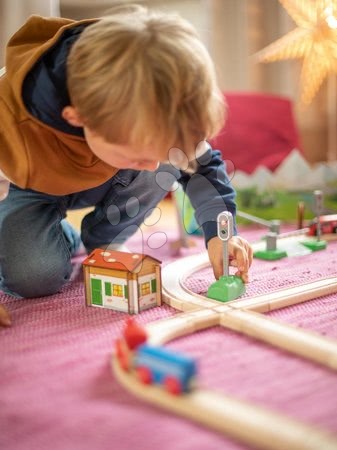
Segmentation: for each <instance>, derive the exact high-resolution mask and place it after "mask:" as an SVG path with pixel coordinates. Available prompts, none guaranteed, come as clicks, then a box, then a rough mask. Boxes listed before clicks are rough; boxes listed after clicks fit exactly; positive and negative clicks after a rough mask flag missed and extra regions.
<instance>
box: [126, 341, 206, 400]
mask: <svg viewBox="0 0 337 450" xmlns="http://www.w3.org/2000/svg"><path fill="white" fill-rule="evenodd" d="M133 365H134V369H135V370H136V372H137V375H138V377H139V378H140V379H141V381H143V382H144V383H150V382H153V383H157V384H162V385H164V386H165V388H166V389H167V390H168V391H169V392H171V393H173V394H179V393H181V392H188V391H189V390H190V389H191V382H192V380H193V378H194V377H195V375H196V373H197V370H196V363H195V361H194V359H192V358H190V357H188V356H185V355H182V354H181V353H179V354H178V353H175V352H172V351H170V350H168V349H166V348H163V347H154V346H150V345H147V344H144V345H141V346H139V347H138V349H137V353H136V355H135V358H134V362H133Z"/></svg>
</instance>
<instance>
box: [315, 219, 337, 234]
mask: <svg viewBox="0 0 337 450" xmlns="http://www.w3.org/2000/svg"><path fill="white" fill-rule="evenodd" d="M319 221H320V224H321V233H322V234H331V233H335V234H336V233H337V214H329V215H326V216H320V217H319ZM308 235H309V236H317V218H315V219H314V220H313V221H312V222H311V223H310V224H309V231H308Z"/></svg>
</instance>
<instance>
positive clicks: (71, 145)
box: [0, 5, 252, 325]
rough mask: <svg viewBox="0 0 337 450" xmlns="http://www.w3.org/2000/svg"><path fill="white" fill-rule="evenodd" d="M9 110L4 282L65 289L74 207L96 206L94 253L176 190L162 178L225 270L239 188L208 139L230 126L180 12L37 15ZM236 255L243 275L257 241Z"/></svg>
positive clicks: (4, 111) (3, 129) (19, 58)
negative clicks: (225, 215)
mask: <svg viewBox="0 0 337 450" xmlns="http://www.w3.org/2000/svg"><path fill="white" fill-rule="evenodd" d="M0 115H1V123H0V147H1V154H0V169H1V171H2V186H4V188H3V192H2V197H3V198H4V199H3V200H2V201H1V202H0V234H1V235H0V289H2V290H3V291H4V292H6V293H8V294H10V295H13V296H16V297H25V298H27V297H38V296H46V295H51V294H54V293H56V292H58V291H59V290H60V289H61V287H62V286H63V285H64V284H65V283H66V282H67V280H69V278H70V275H71V271H72V266H71V256H72V255H73V254H74V253H75V252H76V250H77V249H78V247H79V245H80V237H79V236H78V235H77V233H76V232H75V231H74V230H73V229H72V228H71V227H70V225H69V224H68V223H67V222H66V221H65V220H63V219H64V218H65V217H66V211H67V210H68V209H76V208H82V207H86V206H92V205H94V206H95V210H94V211H93V212H91V213H90V214H88V215H87V216H86V217H85V218H84V219H83V222H82V226H81V239H82V242H83V244H84V246H85V248H86V250H87V251H88V252H90V251H91V250H92V249H93V248H96V247H104V248H107V247H108V248H118V246H119V245H122V244H123V242H124V241H125V240H126V239H127V238H128V237H129V236H130V235H131V234H132V233H134V231H135V230H136V229H137V226H139V225H140V224H141V223H142V221H143V219H144V216H145V215H146V214H147V213H148V211H150V210H151V209H152V208H153V207H154V206H155V205H157V204H158V202H159V201H160V200H161V199H162V198H163V197H164V196H165V194H166V193H167V190H168V189H169V188H168V189H165V188H163V185H165V182H163V178H164V179H166V183H169V180H171V184H172V182H173V180H174V179H179V181H180V182H181V183H182V185H183V187H184V188H185V190H186V191H187V192H188V194H189V196H190V198H191V201H192V204H193V206H194V208H195V210H196V218H197V220H198V223H199V224H200V225H201V226H202V227H203V231H204V234H205V240H206V244H207V248H208V253H209V258H210V262H211V264H212V266H213V270H214V274H215V276H216V277H217V278H218V277H219V276H220V275H221V270H222V242H221V241H220V240H219V239H218V238H217V237H216V234H217V232H216V217H217V214H218V213H219V212H221V211H223V210H224V209H226V208H227V209H228V210H229V211H231V212H232V214H233V215H235V202H234V198H235V194H234V191H233V188H232V187H231V185H230V183H229V179H228V176H227V175H226V172H225V167H224V164H223V162H222V161H221V158H220V153H219V152H217V151H212V150H211V149H210V148H209V146H207V145H206V143H205V139H207V138H210V137H212V136H213V135H214V134H216V133H217V132H218V131H219V130H220V129H221V127H222V125H223V117H224V105H223V101H222V96H221V93H220V92H219V91H218V89H217V87H216V81H215V75H214V68H213V64H212V61H211V60H210V57H209V55H208V53H207V51H206V50H205V48H204V46H203V45H202V44H201V42H200V41H199V39H198V37H197V35H196V32H195V30H194V29H193V27H192V26H191V25H190V24H189V23H187V22H186V21H185V20H183V19H181V18H180V17H178V16H175V15H174V16H173V15H168V14H160V13H153V12H149V11H147V10H146V9H145V8H143V7H140V6H136V5H135V6H128V7H124V8H119V9H118V8H116V9H115V10H114V13H113V14H111V15H110V16H107V17H103V18H101V19H96V20H84V21H79V22H74V21H71V20H68V19H60V18H48V19H46V18H42V17H38V16H33V17H31V18H30V19H29V20H28V21H27V23H26V24H25V25H24V26H23V27H22V28H21V29H20V30H19V31H18V32H17V33H16V34H15V35H14V36H13V37H12V38H11V40H10V41H9V43H8V47H7V57H6V74H5V75H4V76H2V78H1V80H0ZM179 149H181V150H179ZM196 149H197V150H198V154H196ZM9 181H10V184H9ZM6 186H7V188H8V186H9V191H8V193H7V192H6ZM7 194H8V195H7ZM6 195H7V196H6ZM135 197H136V198H137V202H138V210H137V214H131V213H130V208H129V207H128V205H129V206H130V200H131V202H132V201H133V199H135ZM128 202H129V203H128ZM229 251H230V254H231V256H232V258H233V265H236V266H237V274H238V275H240V276H241V277H242V278H243V279H244V281H247V273H248V269H249V266H250V264H251V260H252V251H251V248H250V246H249V244H248V243H247V242H246V241H245V240H244V239H242V238H240V237H239V236H234V237H233V238H232V239H231V241H230V243H229ZM0 317H3V319H2V323H3V324H4V325H6V324H7V325H8V324H9V323H10V320H9V318H8V316H6V313H5V312H4V310H3V309H2V311H1V314H0ZM0 321H1V318H0Z"/></svg>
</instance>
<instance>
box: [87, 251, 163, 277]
mask: <svg viewBox="0 0 337 450" xmlns="http://www.w3.org/2000/svg"><path fill="white" fill-rule="evenodd" d="M146 258H151V259H152V260H154V261H156V262H158V263H161V261H159V260H158V259H156V258H153V257H152V256H148V255H144V254H142V253H127V252H118V251H115V250H104V249H102V248H96V249H95V250H93V251H92V252H91V253H90V255H89V256H88V257H87V258H86V259H85V260H84V261H83V263H82V264H83V265H84V266H91V267H101V268H104V269H113V270H127V271H129V272H136V271H137V269H138V268H139V266H140V265H141V263H142V262H143V261H144V259H146Z"/></svg>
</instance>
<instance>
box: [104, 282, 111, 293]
mask: <svg viewBox="0 0 337 450" xmlns="http://www.w3.org/2000/svg"><path fill="white" fill-rule="evenodd" d="M104 288H105V295H109V296H111V283H104Z"/></svg>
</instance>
